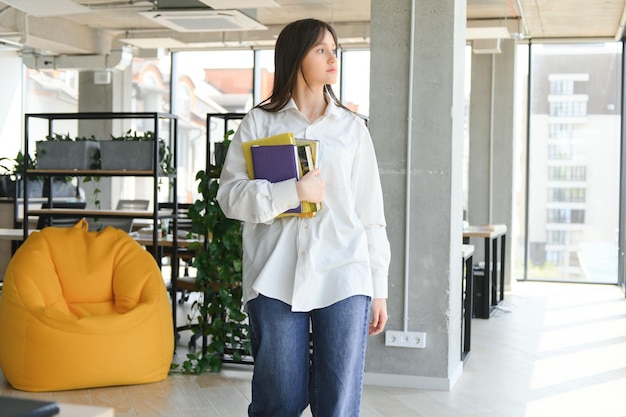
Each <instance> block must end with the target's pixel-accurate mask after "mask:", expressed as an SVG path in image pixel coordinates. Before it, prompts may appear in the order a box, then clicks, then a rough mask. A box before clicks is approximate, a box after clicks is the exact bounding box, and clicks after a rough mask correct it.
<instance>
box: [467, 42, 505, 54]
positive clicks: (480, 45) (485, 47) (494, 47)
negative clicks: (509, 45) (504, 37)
mask: <svg viewBox="0 0 626 417" xmlns="http://www.w3.org/2000/svg"><path fill="white" fill-rule="evenodd" d="M472 52H473V53H475V54H499V53H501V52H502V50H501V49H500V39H474V40H473V41H472Z"/></svg>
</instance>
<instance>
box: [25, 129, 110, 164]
mask: <svg viewBox="0 0 626 417" xmlns="http://www.w3.org/2000/svg"><path fill="white" fill-rule="evenodd" d="M35 147H36V158H37V168H39V169H77V170H86V169H94V168H95V167H96V165H97V163H98V155H99V149H100V145H99V142H98V140H97V139H96V138H95V137H94V136H93V135H92V136H90V137H77V138H75V139H73V138H72V137H71V136H70V135H69V133H67V134H64V135H61V134H58V133H54V134H52V135H49V136H46V140H40V141H37V142H36V143H35ZM29 167H30V166H29Z"/></svg>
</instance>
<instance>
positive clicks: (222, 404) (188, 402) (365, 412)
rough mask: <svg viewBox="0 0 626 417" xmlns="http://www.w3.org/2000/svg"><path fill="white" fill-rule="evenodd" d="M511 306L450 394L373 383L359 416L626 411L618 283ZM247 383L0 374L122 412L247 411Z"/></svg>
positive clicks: (525, 289)
mask: <svg viewBox="0 0 626 417" xmlns="http://www.w3.org/2000/svg"><path fill="white" fill-rule="evenodd" d="M504 307H505V308H506V310H507V311H504V310H498V311H497V312H496V313H495V315H494V316H492V317H491V318H490V319H488V320H485V319H474V320H473V322H472V326H473V327H472V352H471V355H470V357H469V359H468V361H467V363H466V365H465V369H464V372H463V375H462V376H461V378H460V380H459V382H457V384H456V385H455V386H454V388H453V389H452V391H450V392H444V391H426V390H416V389H402V388H385V387H374V386H366V387H365V389H364V398H363V404H362V413H361V415H362V417H383V416H384V417H457V416H464V417H468V416H471V417H625V416H626V299H625V298H624V294H623V292H621V290H620V289H619V288H617V287H614V286H599V285H584V284H578V285H576V284H551V283H528V282H524V283H514V288H513V291H512V292H511V293H510V294H507V296H506V299H505V303H504ZM182 350H183V349H179V354H181V351H182ZM249 383H250V370H249V368H246V367H243V368H235V367H227V369H225V370H224V372H223V373H222V374H219V375H218V374H210V373H207V374H204V375H200V376H183V375H172V376H170V377H168V378H167V380H166V381H164V382H160V383H156V384H149V385H140V386H130V387H112V388H100V389H89V390H80V391H69V392H57V393H37V394H36V393H23V392H19V391H15V390H13V389H11V388H10V386H9V385H8V384H7V383H6V381H4V378H3V377H2V376H1V375H0V395H15V396H28V397H35V398H44V399H54V400H57V401H61V402H70V403H81V404H94V405H103V406H109V407H114V408H115V409H116V414H115V415H116V416H117V417H131V416H132V417H135V416H140V417H158V416H176V417H193V416H203V417H226V416H234V417H244V416H246V415H247V414H246V408H247V404H248V400H249V397H250V385H249ZM0 415H1V412H0ZM304 416H305V417H306V416H311V413H310V412H309V411H308V410H307V411H305V414H304ZM320 417H324V416H320Z"/></svg>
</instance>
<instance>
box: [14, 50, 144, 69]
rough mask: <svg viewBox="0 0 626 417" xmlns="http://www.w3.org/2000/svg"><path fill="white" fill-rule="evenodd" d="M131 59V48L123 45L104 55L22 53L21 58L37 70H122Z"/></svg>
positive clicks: (29, 66)
mask: <svg viewBox="0 0 626 417" xmlns="http://www.w3.org/2000/svg"><path fill="white" fill-rule="evenodd" d="M132 59H133V54H132V48H131V47H130V46H123V47H122V48H121V49H114V50H112V51H111V52H110V53H108V54H106V55H55V56H45V55H35V54H24V55H23V56H22V60H23V62H24V65H26V66H27V67H28V68H33V69H37V70H46V69H48V70H51V69H74V70H91V71H102V70H123V69H125V68H126V67H128V66H129V65H130V64H131V62H132Z"/></svg>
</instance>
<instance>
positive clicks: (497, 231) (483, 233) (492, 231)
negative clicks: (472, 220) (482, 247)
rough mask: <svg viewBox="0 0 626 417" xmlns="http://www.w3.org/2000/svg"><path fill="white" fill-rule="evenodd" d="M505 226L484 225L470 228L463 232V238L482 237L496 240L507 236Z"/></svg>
mask: <svg viewBox="0 0 626 417" xmlns="http://www.w3.org/2000/svg"><path fill="white" fill-rule="evenodd" d="M506 231H507V229H506V225H505V224H482V225H478V226H470V227H468V228H467V229H465V230H463V237H482V238H490V239H494V238H496V237H499V236H502V235H504V234H506Z"/></svg>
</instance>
